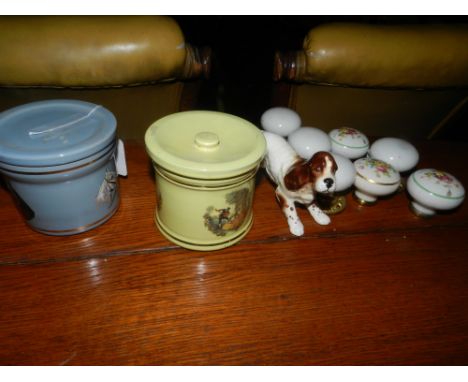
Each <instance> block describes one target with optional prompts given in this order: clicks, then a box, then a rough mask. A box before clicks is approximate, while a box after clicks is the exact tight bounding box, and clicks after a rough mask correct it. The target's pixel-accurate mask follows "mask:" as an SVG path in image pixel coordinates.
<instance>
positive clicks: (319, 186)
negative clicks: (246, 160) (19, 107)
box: [263, 131, 338, 236]
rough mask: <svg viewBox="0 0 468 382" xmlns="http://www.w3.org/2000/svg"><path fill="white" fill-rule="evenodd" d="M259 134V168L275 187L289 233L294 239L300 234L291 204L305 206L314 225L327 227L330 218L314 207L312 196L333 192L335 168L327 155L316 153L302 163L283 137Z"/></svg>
mask: <svg viewBox="0 0 468 382" xmlns="http://www.w3.org/2000/svg"><path fill="white" fill-rule="evenodd" d="M263 134H264V136H265V139H266V142H267V154H266V156H265V159H264V162H263V166H264V167H265V169H266V172H267V174H268V176H269V177H270V178H271V180H272V181H273V182H275V183H276V184H277V186H278V187H277V188H276V198H277V200H278V202H279V204H280V206H281V208H282V210H283V213H284V215H285V217H286V219H287V221H288V225H289V230H290V232H291V233H292V234H293V235H296V236H302V235H303V234H304V226H303V224H302V222H301V220H300V219H299V216H298V215H297V211H296V207H295V203H300V204H303V205H305V206H306V207H307V210H308V211H309V212H310V214H311V215H312V217H313V218H314V220H315V221H316V222H317V223H318V224H321V225H327V224H329V223H330V218H329V217H328V215H327V214H325V213H324V212H323V211H322V210H321V209H320V208H319V207H318V206H317V205H316V204H315V202H314V194H315V192H320V193H333V192H334V191H335V187H336V181H335V172H336V170H337V169H338V167H337V165H336V162H335V160H334V159H333V157H332V156H331V154H330V153H328V152H325V151H319V152H318V153H315V154H314V155H313V156H312V158H310V159H309V160H305V159H302V158H301V157H299V155H297V153H296V152H295V151H294V149H293V148H292V147H291V146H290V145H289V143H288V142H287V141H286V140H285V139H284V138H283V137H281V136H279V135H277V134H273V133H270V132H266V131H264V132H263Z"/></svg>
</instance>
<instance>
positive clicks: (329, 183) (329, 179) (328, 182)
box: [323, 178, 333, 188]
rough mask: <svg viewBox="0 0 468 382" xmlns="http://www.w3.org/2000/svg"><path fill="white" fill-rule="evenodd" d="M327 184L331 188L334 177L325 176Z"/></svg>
mask: <svg viewBox="0 0 468 382" xmlns="http://www.w3.org/2000/svg"><path fill="white" fill-rule="evenodd" d="M323 181H324V183H325V185H326V186H327V188H331V187H332V186H333V179H332V178H325V179H324V180H323Z"/></svg>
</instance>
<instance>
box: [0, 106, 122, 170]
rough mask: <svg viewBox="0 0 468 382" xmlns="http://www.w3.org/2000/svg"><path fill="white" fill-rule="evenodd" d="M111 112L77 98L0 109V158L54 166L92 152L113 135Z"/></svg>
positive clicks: (15, 161) (21, 164) (113, 118)
mask: <svg viewBox="0 0 468 382" xmlns="http://www.w3.org/2000/svg"><path fill="white" fill-rule="evenodd" d="M116 126H117V122H116V119H115V117H114V115H113V114H112V113H111V112H110V111H109V110H107V109H106V108H104V107H103V106H100V105H95V104H93V103H89V102H83V101H76V100H52V101H39V102H32V103H28V104H25V105H22V106H18V107H15V108H13V109H10V110H7V111H4V112H3V113H0V162H3V163H7V164H10V165H15V166H37V167H42V166H57V165H63V164H67V163H71V162H75V161H77V160H80V159H83V158H86V157H88V156H90V155H93V154H95V153H97V152H98V151H100V150H101V149H103V148H105V147H106V146H107V145H109V144H110V143H111V141H112V140H114V139H115V137H116Z"/></svg>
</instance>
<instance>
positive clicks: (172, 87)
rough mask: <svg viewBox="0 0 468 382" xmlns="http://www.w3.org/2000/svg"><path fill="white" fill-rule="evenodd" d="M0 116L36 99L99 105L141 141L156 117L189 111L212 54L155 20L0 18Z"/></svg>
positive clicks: (169, 23) (126, 134) (124, 132)
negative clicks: (194, 45) (192, 44)
mask: <svg viewBox="0 0 468 382" xmlns="http://www.w3.org/2000/svg"><path fill="white" fill-rule="evenodd" d="M0 57H1V58H0V111H3V110H6V109H9V108H11V107H13V106H17V105H20V104H24V103H27V102H31V101H36V100H45V99H57V98H71V99H80V100H84V101H89V102H94V103H97V104H101V105H103V106H105V107H106V108H108V109H109V110H111V111H112V112H113V113H114V114H115V115H116V118H117V124H118V132H119V135H120V136H121V137H123V138H132V139H137V140H142V139H143V134H144V132H145V130H146V128H147V127H148V126H149V125H150V124H151V123H152V122H153V121H154V120H156V119H158V118H160V117H162V116H164V115H167V114H170V113H173V112H176V111H179V110H184V109H190V108H191V107H193V105H194V100H195V99H196V92H197V90H198V88H199V84H200V80H198V81H196V80H194V79H197V78H202V77H207V76H208V74H209V70H210V50H209V48H206V49H203V50H202V49H197V48H195V47H192V46H190V45H189V44H188V43H186V42H185V39H184V36H183V34H182V31H181V29H180V27H179V25H178V24H177V23H176V22H175V21H174V20H173V19H172V18H169V17H159V16H112V17H109V16H50V17H49V16H47V17H43V16H37V17H36V16H35V17H16V16H15V17H1V18H0Z"/></svg>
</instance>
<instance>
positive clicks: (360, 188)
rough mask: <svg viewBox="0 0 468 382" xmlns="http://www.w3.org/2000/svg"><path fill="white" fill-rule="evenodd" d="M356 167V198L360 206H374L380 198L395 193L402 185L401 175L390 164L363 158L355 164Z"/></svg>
mask: <svg viewBox="0 0 468 382" xmlns="http://www.w3.org/2000/svg"><path fill="white" fill-rule="evenodd" d="M354 167H355V168H356V178H355V181H354V186H355V187H356V190H355V191H354V196H355V197H356V199H357V200H358V202H359V203H360V204H373V203H375V202H376V201H377V198H378V197H379V196H385V195H389V194H391V193H393V192H395V191H396V190H397V189H398V187H399V185H400V173H399V172H398V171H396V170H395V169H394V168H393V167H392V166H391V165H389V164H388V163H385V162H382V161H380V160H377V159H372V158H361V159H358V160H357V161H355V162H354Z"/></svg>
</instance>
